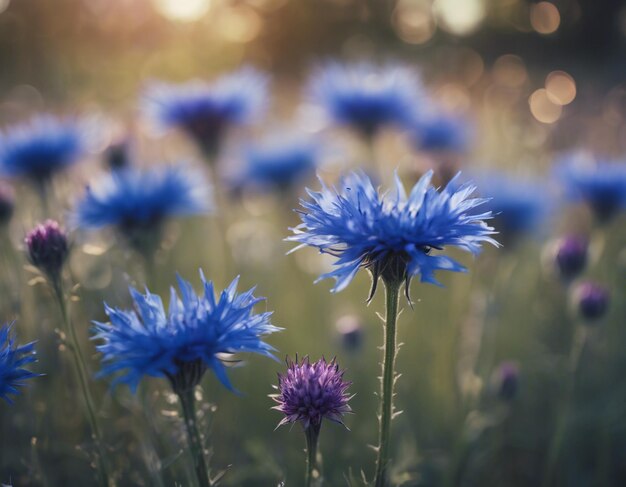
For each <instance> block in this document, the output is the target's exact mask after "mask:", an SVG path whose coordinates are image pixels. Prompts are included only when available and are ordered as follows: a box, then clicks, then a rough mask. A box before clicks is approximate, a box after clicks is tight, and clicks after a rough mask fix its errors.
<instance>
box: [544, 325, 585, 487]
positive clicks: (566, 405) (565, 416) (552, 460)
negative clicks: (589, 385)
mask: <svg viewBox="0 0 626 487" xmlns="http://www.w3.org/2000/svg"><path fill="white" fill-rule="evenodd" d="M586 343H587V330H586V329H585V328H584V325H579V327H578V328H577V330H576V333H575V334H574V340H573V343H572V350H571V352H570V362H569V366H570V371H569V377H568V382H567V387H566V389H565V395H564V398H563V402H562V405H561V408H560V411H559V413H558V418H557V424H556V428H555V431H554V435H553V436H552V440H551V442H550V447H549V449H548V460H547V462H546V470H545V472H544V476H543V484H542V485H543V486H544V487H551V486H552V485H556V483H557V480H558V479H557V478H556V467H557V464H558V461H559V457H560V454H561V448H562V446H563V441H564V440H565V435H566V433H567V423H568V422H569V416H570V409H571V406H572V402H573V400H574V390H575V387H576V376H577V371H578V366H579V364H580V359H581V357H582V355H583V351H584V348H585V345H586Z"/></svg>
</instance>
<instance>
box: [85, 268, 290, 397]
mask: <svg viewBox="0 0 626 487" xmlns="http://www.w3.org/2000/svg"><path fill="white" fill-rule="evenodd" d="M200 277H201V279H202V284H203V287H204V292H203V294H201V295H198V294H196V293H195V292H194V290H193V287H192V286H191V284H190V283H189V282H187V281H185V280H183V279H181V278H180V277H179V278H178V287H179V288H180V297H179V295H178V294H177V293H176V291H175V290H174V289H173V288H172V290H171V293H170V304H169V310H168V312H166V311H165V308H164V307H163V302H162V301H161V298H160V297H159V296H157V295H154V294H151V293H150V292H149V291H146V294H145V295H143V294H140V293H139V292H137V291H136V290H135V289H133V288H131V289H130V293H131V296H132V298H133V302H134V307H135V310H136V311H135V310H121V309H117V308H111V307H109V306H107V305H105V310H106V313H107V316H108V317H109V320H110V324H108V323H95V327H96V334H95V336H94V339H96V340H100V341H102V344H100V345H98V346H97V349H98V350H99V351H100V352H101V353H102V355H103V358H102V362H103V368H102V371H101V372H100V376H105V375H114V376H116V378H115V380H114V382H113V383H114V384H117V383H126V384H128V385H129V386H130V387H131V389H132V390H133V391H135V390H136V388H137V385H138V383H139V381H140V380H141V378H142V377H144V376H151V377H166V378H167V379H169V381H170V383H171V385H172V388H173V390H174V391H175V392H177V393H181V392H185V391H187V390H189V389H191V388H193V387H195V386H196V385H197V384H199V383H200V381H201V379H202V377H203V375H204V373H205V372H206V370H208V369H210V370H212V371H213V372H214V373H215V375H216V376H217V378H218V379H219V380H220V381H221V382H222V384H224V385H225V386H226V387H228V388H229V389H232V387H231V384H230V381H229V379H228V376H227V375H226V367H225V366H224V363H223V359H224V357H223V355H222V354H232V353H241V352H252V353H257V354H260V355H264V356H267V357H273V354H272V352H273V350H274V348H273V347H272V346H270V345H268V344H267V343H265V342H264V341H263V338H264V337H265V336H266V335H269V334H270V333H274V332H276V331H279V330H280V329H279V328H276V327H275V326H272V324H271V323H270V316H271V313H269V312H265V313H254V312H253V307H254V306H255V305H256V304H257V303H259V302H260V301H263V298H256V297H255V296H254V295H253V292H254V289H251V290H249V291H246V292H243V293H237V283H238V281H239V279H238V278H237V279H235V280H234V281H233V282H232V283H231V284H230V285H229V286H228V288H227V289H226V290H224V291H223V292H222V293H221V294H220V296H219V298H218V299H216V296H215V292H214V289H213V283H212V282H211V281H207V280H206V279H205V278H204V275H203V274H202V272H200Z"/></svg>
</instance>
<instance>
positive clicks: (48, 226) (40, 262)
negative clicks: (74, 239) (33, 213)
mask: <svg viewBox="0 0 626 487" xmlns="http://www.w3.org/2000/svg"><path fill="white" fill-rule="evenodd" d="M25 244H26V250H27V252H28V258H29V260H30V261H31V263H32V264H33V265H34V266H35V267H37V269H39V270H40V271H42V272H43V273H44V274H46V276H47V277H48V278H50V279H51V280H53V281H54V280H56V279H58V278H59V276H60V275H61V269H62V268H63V264H65V261H66V260H67V257H68V256H69V253H70V251H69V244H68V241H67V235H66V234H65V231H64V230H63V229H62V228H61V227H60V225H59V224H58V223H57V222H56V221H54V220H46V221H45V222H43V223H41V224H39V225H37V226H36V227H35V228H34V229H32V230H31V231H30V232H28V234H27V235H26V239H25Z"/></svg>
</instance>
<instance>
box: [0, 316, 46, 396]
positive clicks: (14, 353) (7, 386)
mask: <svg viewBox="0 0 626 487" xmlns="http://www.w3.org/2000/svg"><path fill="white" fill-rule="evenodd" d="M11 335H12V334H11V325H4V326H3V327H2V328H1V329H0V397H1V398H2V399H4V400H5V401H7V402H8V403H9V404H12V403H13V401H12V399H11V397H10V396H12V395H15V394H17V393H18V391H19V388H20V387H22V386H24V381H25V380H27V379H31V378H33V377H38V376H39V374H35V373H33V372H31V371H30V370H28V369H25V368H24V366H25V365H28V364H31V363H33V362H36V361H37V359H36V357H35V343H34V342H32V343H28V344H26V345H22V346H18V345H16V344H15V339H14V338H13V337H12V336H11Z"/></svg>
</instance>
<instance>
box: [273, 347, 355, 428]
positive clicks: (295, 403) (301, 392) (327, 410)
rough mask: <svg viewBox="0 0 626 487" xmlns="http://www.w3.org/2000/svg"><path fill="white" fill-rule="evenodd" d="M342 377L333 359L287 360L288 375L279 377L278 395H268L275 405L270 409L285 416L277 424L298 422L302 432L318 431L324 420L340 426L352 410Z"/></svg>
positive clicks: (346, 386)
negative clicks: (304, 430) (312, 429)
mask: <svg viewBox="0 0 626 487" xmlns="http://www.w3.org/2000/svg"><path fill="white" fill-rule="evenodd" d="M343 375H344V371H343V370H339V366H338V365H337V363H336V362H335V360H334V359H333V360H331V361H330V362H327V361H326V360H325V359H324V358H322V359H320V360H318V361H317V362H314V363H311V362H310V361H309V358H308V357H305V358H304V359H303V360H302V361H301V362H298V359H297V358H296V361H295V362H292V361H291V360H289V359H287V373H286V374H285V375H280V374H279V375H278V387H276V389H277V390H278V394H272V395H271V397H272V399H274V401H276V402H277V403H278V404H277V405H276V406H274V407H273V409H276V410H278V411H280V412H281V413H283V414H284V415H285V417H284V418H283V419H282V420H281V421H280V423H278V425H279V426H282V425H284V424H287V423H295V422H297V421H299V422H301V423H302V426H303V427H304V428H305V429H307V428H309V426H311V427H313V428H316V429H319V427H320V426H321V424H322V420H324V419H329V420H330V421H334V422H336V423H340V424H343V420H342V417H343V415H344V414H346V413H349V412H351V411H352V409H351V408H350V405H349V404H348V402H349V401H350V399H351V396H349V395H348V393H347V391H348V387H350V384H351V382H346V381H344V380H343Z"/></svg>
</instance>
